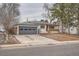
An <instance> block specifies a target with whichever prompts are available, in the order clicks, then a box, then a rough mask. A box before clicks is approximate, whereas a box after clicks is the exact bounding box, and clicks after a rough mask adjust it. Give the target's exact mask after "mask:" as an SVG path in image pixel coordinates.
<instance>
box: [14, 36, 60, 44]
mask: <svg viewBox="0 0 79 59" xmlns="http://www.w3.org/2000/svg"><path fill="white" fill-rule="evenodd" d="M15 37H16V39H17V40H19V41H20V42H21V43H22V44H26V45H44V44H57V43H60V42H59V41H56V40H53V39H49V38H46V37H43V36H40V35H15Z"/></svg>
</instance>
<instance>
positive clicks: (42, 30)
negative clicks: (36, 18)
mask: <svg viewBox="0 0 79 59" xmlns="http://www.w3.org/2000/svg"><path fill="white" fill-rule="evenodd" d="M40 33H47V31H46V25H45V28H41V26H40Z"/></svg>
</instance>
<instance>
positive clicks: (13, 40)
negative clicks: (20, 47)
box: [0, 35, 20, 45]
mask: <svg viewBox="0 0 79 59" xmlns="http://www.w3.org/2000/svg"><path fill="white" fill-rule="evenodd" d="M5 44H20V42H19V41H18V40H17V39H16V37H15V36H13V35H11V36H9V39H8V40H6V41H5V42H4V43H1V44H0V45H5Z"/></svg>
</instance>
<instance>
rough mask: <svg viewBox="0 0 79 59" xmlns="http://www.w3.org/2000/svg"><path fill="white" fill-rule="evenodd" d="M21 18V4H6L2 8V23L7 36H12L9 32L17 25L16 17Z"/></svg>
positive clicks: (0, 13) (0, 9)
mask: <svg viewBox="0 0 79 59" xmlns="http://www.w3.org/2000/svg"><path fill="white" fill-rule="evenodd" d="M18 16H19V4H17V3H4V4H2V7H1V8H0V23H1V24H2V25H3V27H4V29H5V32H6V34H7V35H9V34H10V32H9V30H10V29H11V28H12V27H13V25H14V24H15V23H16V21H17V20H16V17H18Z"/></svg>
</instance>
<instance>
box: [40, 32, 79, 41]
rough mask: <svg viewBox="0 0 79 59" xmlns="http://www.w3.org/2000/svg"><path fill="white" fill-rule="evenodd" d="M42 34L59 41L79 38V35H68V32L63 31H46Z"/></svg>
mask: <svg viewBox="0 0 79 59" xmlns="http://www.w3.org/2000/svg"><path fill="white" fill-rule="evenodd" d="M40 35H41V36H44V37H47V38H51V39H55V40H58V41H73V40H79V36H78V35H68V34H61V33H45V34H40Z"/></svg>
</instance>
